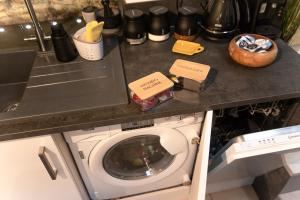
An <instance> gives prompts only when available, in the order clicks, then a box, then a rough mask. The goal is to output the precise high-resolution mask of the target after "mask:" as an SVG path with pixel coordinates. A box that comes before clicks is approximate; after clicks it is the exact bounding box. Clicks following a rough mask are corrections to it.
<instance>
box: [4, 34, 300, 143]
mask: <svg viewBox="0 0 300 200" xmlns="http://www.w3.org/2000/svg"><path fill="white" fill-rule="evenodd" d="M174 42H175V41H174V39H169V40H168V41H166V42H162V43H157V42H151V41H147V42H146V43H145V44H143V45H138V46H129V45H128V44H127V43H125V42H121V44H120V49H121V56H122V60H123V67H124V72H125V77H126V79H127V82H131V81H134V80H136V79H138V78H141V77H143V76H145V75H148V74H150V73H152V72H155V71H161V72H163V73H165V74H167V73H168V69H169V68H170V66H171V65H172V63H173V62H174V61H175V60H176V59H177V58H181V59H186V60H191V61H195V62H200V63H204V64H208V65H210V66H211V67H212V68H213V76H211V77H210V79H209V81H208V83H207V86H206V88H205V90H203V91H201V92H200V93H199V94H197V93H193V92H188V91H180V92H176V93H175V98H174V99H172V100H170V101H168V102H166V103H164V104H162V105H160V106H158V107H156V108H155V109H153V110H150V111H148V112H141V111H140V110H139V109H138V107H137V106H136V105H134V104H132V103H130V104H126V105H118V106H111V107H106V108H100V107H99V106H92V107H90V106H87V105H85V106H83V107H81V108H80V103H78V102H72V101H70V103H75V104H78V106H77V107H78V109H70V108H68V107H65V108H63V107H60V109H56V110H55V112H52V111H51V109H50V110H48V109H45V110H46V111H45V112H43V113H36V114H34V113H32V114H30V113H28V114H27V115H22V116H18V115H17V114H12V113H13V112H11V113H7V114H1V118H0V128H1V133H0V140H7V139H14V138H20V137H29V136H35V135H42V134H51V133H57V132H64V131H70V130H77V129H87V128H91V127H96V126H104V125H111V124H117V123H124V122H129V121H136V120H141V119H151V118H157V117H166V116H171V115H176V114H185V113H192V112H199V111H205V110H210V109H219V108H226V107H232V106H239V105H246V104H254V103H261V102H266V101H273V100H280V99H288V98H296V97H300V84H299V80H300V56H299V55H298V54H297V53H296V52H295V51H294V50H292V49H291V48H290V47H289V46H288V45H287V44H285V43H284V42H283V41H282V40H277V41H276V42H277V44H278V48H279V55H278V57H277V60H276V61H275V62H274V63H273V64H272V65H270V66H268V67H265V68H261V69H249V68H245V67H242V66H240V65H238V64H236V63H234V61H232V60H231V59H230V58H229V56H228V53H227V46H228V45H227V43H214V42H209V41H204V40H202V39H201V38H199V40H198V42H200V43H201V44H203V45H204V46H205V48H206V50H205V51H204V52H203V53H200V54H197V55H194V56H191V57H189V56H184V55H179V54H175V53H172V52H171V51H170V49H171V47H172V45H173V44H174ZM115 48H118V46H116V47H115ZM85 62H87V61H85ZM81 89H82V90H84V89H83V88H81ZM42 92H43V91H41V93H42ZM26 95H28V93H27V94H26V91H25V95H24V96H25V97H26ZM86 95H89V96H86V97H85V98H86V99H89V98H93V97H94V95H93V94H92V93H87V94H86ZM98 96H101V95H98ZM25 97H24V99H25ZM26 98H29V97H28V96H27V97H26ZM55 102H56V100H55V98H53V99H48V100H47V103H48V105H49V106H50V107H51V104H55Z"/></svg>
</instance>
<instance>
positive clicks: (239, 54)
mask: <svg viewBox="0 0 300 200" xmlns="http://www.w3.org/2000/svg"><path fill="white" fill-rule="evenodd" d="M242 35H251V36H253V37H255V38H256V39H268V40H270V41H271V42H272V43H273V45H272V47H271V49H270V50H269V51H267V52H264V53H256V52H249V51H247V50H245V49H242V48H240V47H239V46H237V45H236V39H237V37H239V36H242ZM242 35H239V36H236V37H235V38H233V39H232V40H231V41H230V43H229V47H228V51H229V55H230V57H231V58H232V59H233V60H234V61H235V62H237V63H239V64H241V65H244V66H247V67H264V66H267V65H269V64H271V63H272V62H273V61H274V60H275V59H276V56H277V53H278V47H277V45H276V43H275V42H274V41H273V40H271V39H269V38H267V37H265V36H262V35H257V34H242Z"/></svg>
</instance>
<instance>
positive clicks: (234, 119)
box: [207, 99, 300, 200]
mask: <svg viewBox="0 0 300 200" xmlns="http://www.w3.org/2000/svg"><path fill="white" fill-rule="evenodd" d="M299 102H300V101H299V99H289V100H282V101H273V102H267V103H261V104H255V105H247V106H240V107H234V108H228V109H222V110H216V111H215V116H214V125H213V128H212V135H211V146H210V161H209V169H208V176H207V193H213V192H220V191H224V190H228V189H233V188H238V187H243V186H246V185H252V186H253V188H254V190H255V191H256V193H257V195H258V197H259V198H260V199H264V200H271V199H276V198H278V196H280V194H281V193H293V192H298V191H300V174H299V176H298V179H297V180H296V182H295V181H294V182H295V183H294V184H293V185H295V184H296V185H297V184H298V187H295V186H293V187H289V188H286V187H287V185H288V182H289V181H290V180H291V177H292V176H295V177H297V175H298V173H299V172H298V171H300V156H299V153H298V152H300V125H299V124H300V115H299V114H300V106H299ZM283 169H284V170H283ZM282 171H284V172H285V173H282ZM274 174H275V175H274ZM270 177H271V178H270ZM293 180H294V179H293ZM270 188H271V189H270ZM268 189H269V190H268ZM270 190H271V191H270ZM269 193H272V194H269ZM293 194H295V193H293ZM297 194H298V197H297V198H295V199H299V195H300V192H299V193H297ZM279 199H280V198H279ZM282 199H289V200H293V198H290V197H289V198H282Z"/></svg>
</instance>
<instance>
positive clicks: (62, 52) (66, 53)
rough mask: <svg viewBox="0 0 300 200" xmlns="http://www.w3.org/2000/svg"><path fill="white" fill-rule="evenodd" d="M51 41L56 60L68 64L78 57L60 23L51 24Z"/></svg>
mask: <svg viewBox="0 0 300 200" xmlns="http://www.w3.org/2000/svg"><path fill="white" fill-rule="evenodd" d="M51 32H52V33H51V39H52V44H53V48H54V52H55V56H56V58H57V60H59V61H61V62H69V61H72V60H74V59H75V58H76V57H77V56H78V52H77V49H76V47H75V45H74V43H73V41H72V39H71V37H70V36H69V35H68V34H67V32H66V31H65V29H64V27H63V25H62V24H61V23H52V24H51Z"/></svg>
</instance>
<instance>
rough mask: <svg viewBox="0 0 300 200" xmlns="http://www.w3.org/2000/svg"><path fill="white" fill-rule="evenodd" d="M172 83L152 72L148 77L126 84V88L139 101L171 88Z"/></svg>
mask: <svg viewBox="0 0 300 200" xmlns="http://www.w3.org/2000/svg"><path fill="white" fill-rule="evenodd" d="M173 85H174V83H173V82H172V81H170V80H169V79H168V78H167V77H166V76H164V75H163V74H162V73H160V72H154V73H153V74H150V75H148V76H145V77H143V78H141V79H138V80H136V81H134V82H132V83H129V84H128V87H129V88H130V90H131V91H133V92H134V93H135V94H136V95H137V96H138V97H139V98H140V99H141V100H145V99H148V98H149V97H152V96H155V95H157V94H159V93H161V92H163V91H165V90H167V89H169V88H171V87H173Z"/></svg>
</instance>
